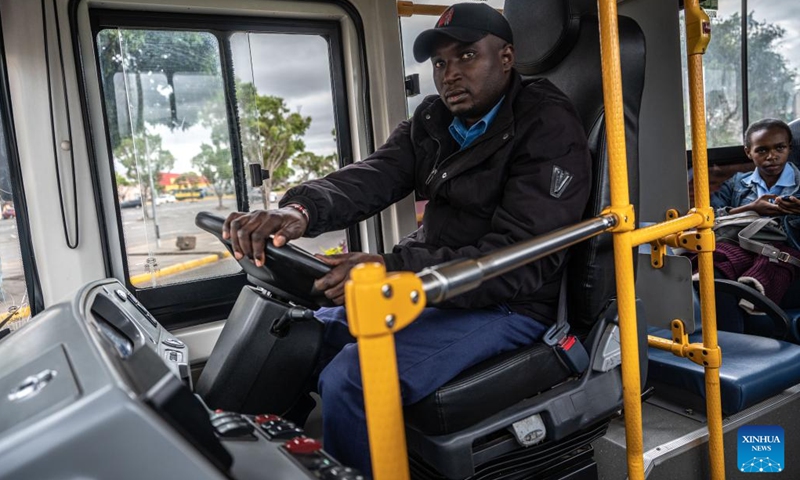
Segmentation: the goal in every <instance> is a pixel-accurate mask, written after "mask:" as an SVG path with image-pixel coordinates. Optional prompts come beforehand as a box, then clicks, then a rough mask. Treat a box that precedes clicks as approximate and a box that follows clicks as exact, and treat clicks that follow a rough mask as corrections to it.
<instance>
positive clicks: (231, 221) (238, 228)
mask: <svg viewBox="0 0 800 480" xmlns="http://www.w3.org/2000/svg"><path fill="white" fill-rule="evenodd" d="M307 227H308V220H306V217H305V216H304V215H303V214H302V213H300V212H299V211H298V210H296V209H294V208H279V209H277V210H256V211H253V212H250V213H241V212H234V213H231V214H230V215H228V218H226V219H225V223H224V224H223V225H222V238H224V239H226V240H227V239H230V241H231V246H232V247H233V256H234V257H236V259H237V260H241V259H242V258H244V257H250V258H252V259H253V260H254V261H255V263H256V266H259V267H261V266H263V265H264V262H265V261H266V252H265V249H266V247H267V243H266V242H267V241H269V236H270V235H274V237H273V239H272V243H273V244H274V245H275V246H276V247H282V246H284V245H285V244H286V242H288V241H289V240H294V239H296V238H300V237H302V236H303V233H305V231H306V228H307Z"/></svg>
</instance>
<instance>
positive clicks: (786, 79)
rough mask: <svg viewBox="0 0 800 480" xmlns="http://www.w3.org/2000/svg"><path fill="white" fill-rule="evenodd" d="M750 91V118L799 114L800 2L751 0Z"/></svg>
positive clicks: (748, 28) (748, 83)
mask: <svg viewBox="0 0 800 480" xmlns="http://www.w3.org/2000/svg"><path fill="white" fill-rule="evenodd" d="M747 9H748V11H749V12H750V13H749V15H748V17H747V71H748V77H747V91H748V99H749V102H748V104H749V105H750V121H751V122H753V121H756V120H760V119H762V118H767V117H771V118H777V119H780V120H784V121H786V122H791V121H792V120H795V119H797V118H798V117H800V75H798V69H800V49H799V48H798V43H797V42H798V34H800V17H798V15H797V5H796V4H790V3H785V2H774V1H772V2H769V1H764V0H749V1H748V3H747Z"/></svg>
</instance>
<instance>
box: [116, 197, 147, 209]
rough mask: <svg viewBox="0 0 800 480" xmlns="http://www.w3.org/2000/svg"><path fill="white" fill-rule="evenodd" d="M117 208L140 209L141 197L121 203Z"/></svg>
mask: <svg viewBox="0 0 800 480" xmlns="http://www.w3.org/2000/svg"><path fill="white" fill-rule="evenodd" d="M119 208H142V197H136V198H134V199H133V200H126V201H124V202H121V203H120V204H119Z"/></svg>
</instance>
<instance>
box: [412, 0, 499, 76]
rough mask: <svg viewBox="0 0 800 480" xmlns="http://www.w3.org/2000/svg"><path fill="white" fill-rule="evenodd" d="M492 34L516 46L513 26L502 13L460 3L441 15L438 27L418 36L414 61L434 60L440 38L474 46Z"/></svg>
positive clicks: (488, 8)
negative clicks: (432, 55)
mask: <svg viewBox="0 0 800 480" xmlns="http://www.w3.org/2000/svg"><path fill="white" fill-rule="evenodd" d="M490 33H491V34H492V35H494V36H496V37H500V38H502V39H503V40H505V41H506V42H508V43H514V37H513V35H512V34H511V25H509V24H508V20H506V17H504V16H503V15H502V14H501V13H500V12H498V11H497V10H495V9H494V8H492V7H490V6H489V5H486V4H485V3H457V4H455V5H453V6H451V7H449V8H448V9H447V10H445V11H444V13H442V16H441V17H439V20H437V21H436V26H435V27H433V28H432V29H430V30H425V31H424V32H422V33H420V34H419V36H418V37H417V39H416V40H415V41H414V58H415V59H417V61H418V62H420V63H421V62H424V61H425V60H427V59H429V58H431V53H432V50H433V47H434V45H435V44H436V40H437V38H438V37H439V35H446V36H448V37H450V38H453V39H455V40H458V41H459V42H463V43H474V42H477V41H478V40H480V39H481V38H483V37H485V36H486V35H488V34H490Z"/></svg>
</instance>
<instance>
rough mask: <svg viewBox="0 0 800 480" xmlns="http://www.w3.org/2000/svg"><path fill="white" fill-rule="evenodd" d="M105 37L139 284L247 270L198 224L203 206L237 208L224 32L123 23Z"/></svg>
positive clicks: (127, 236) (128, 240)
mask: <svg viewBox="0 0 800 480" xmlns="http://www.w3.org/2000/svg"><path fill="white" fill-rule="evenodd" d="M97 47H98V53H99V56H100V70H101V77H102V83H103V93H104V100H105V110H106V116H107V121H108V131H109V137H110V143H111V149H112V152H113V164H114V172H115V177H116V192H117V197H118V199H117V200H118V204H119V207H120V210H119V217H120V221H121V226H122V232H123V234H124V247H125V253H126V259H127V266H128V276H129V280H130V282H131V284H133V285H134V286H136V287H140V288H147V287H155V286H158V285H167V284H172V283H180V282H186V281H189V280H195V279H198V278H206V277H211V276H220V275H226V274H231V273H235V272H238V271H239V270H240V268H239V266H238V264H237V263H236V262H235V261H234V260H233V259H231V258H229V257H227V252H226V251H225V250H224V247H223V246H222V245H221V244H220V243H219V241H217V240H216V239H215V238H214V237H213V236H212V235H210V234H208V233H205V232H202V231H201V230H200V229H199V228H197V227H196V226H195V225H194V217H195V214H196V213H198V212H200V211H203V210H208V211H212V212H214V213H216V214H218V215H222V216H226V215H227V214H228V213H230V212H232V211H235V210H237V203H236V197H235V195H234V191H235V190H234V183H233V168H232V167H233V159H232V157H231V149H230V128H229V126H228V122H227V116H226V109H225V94H224V86H223V77H222V65H221V61H220V53H219V52H220V48H219V42H218V40H217V38H216V37H215V36H214V35H212V34H211V33H208V32H197V31H195V32H193V31H169V30H144V29H125V28H115V29H105V30H101V31H100V32H99V34H98V35H97Z"/></svg>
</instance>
